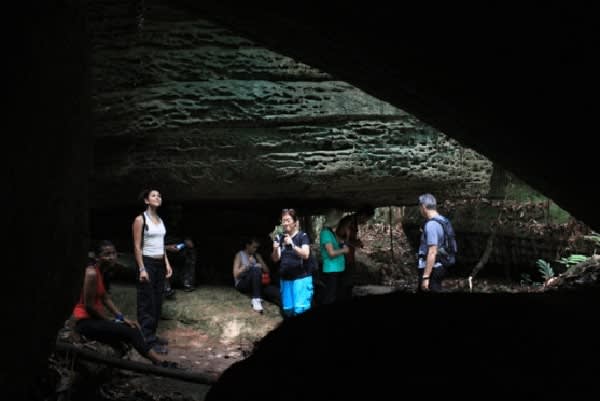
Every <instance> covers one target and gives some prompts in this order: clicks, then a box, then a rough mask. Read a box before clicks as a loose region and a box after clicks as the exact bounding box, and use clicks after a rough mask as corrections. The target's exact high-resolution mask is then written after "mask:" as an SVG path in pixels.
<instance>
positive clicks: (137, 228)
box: [131, 215, 150, 281]
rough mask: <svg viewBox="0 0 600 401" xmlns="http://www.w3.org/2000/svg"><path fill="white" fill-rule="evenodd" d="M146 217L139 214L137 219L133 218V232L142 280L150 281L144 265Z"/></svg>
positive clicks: (137, 262) (134, 253)
mask: <svg viewBox="0 0 600 401" xmlns="http://www.w3.org/2000/svg"><path fill="white" fill-rule="evenodd" d="M143 225H144V219H143V217H142V216H141V215H140V216H137V217H136V218H135V220H133V224H132V225H131V232H132V234H133V255H134V256H135V263H136V264H137V267H138V269H139V272H140V281H150V277H149V276H148V272H147V271H146V268H145V267H144V260H143V259H142V230H143V229H144V227H142V226H143Z"/></svg>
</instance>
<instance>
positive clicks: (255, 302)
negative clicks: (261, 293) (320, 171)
mask: <svg viewBox="0 0 600 401" xmlns="http://www.w3.org/2000/svg"><path fill="white" fill-rule="evenodd" d="M252 309H254V310H255V311H257V312H261V313H262V311H263V306H262V302H261V300H260V298H252Z"/></svg>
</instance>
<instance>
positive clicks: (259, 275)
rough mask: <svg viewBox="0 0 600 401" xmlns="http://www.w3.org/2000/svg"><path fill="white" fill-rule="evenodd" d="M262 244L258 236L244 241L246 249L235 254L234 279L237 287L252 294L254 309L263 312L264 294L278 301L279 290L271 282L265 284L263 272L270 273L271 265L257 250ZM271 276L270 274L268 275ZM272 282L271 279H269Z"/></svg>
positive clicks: (273, 300)
mask: <svg viewBox="0 0 600 401" xmlns="http://www.w3.org/2000/svg"><path fill="white" fill-rule="evenodd" d="M259 246H260V241H259V240H258V239H256V238H249V239H248V240H247V241H246V242H245V243H244V249H242V250H241V251H239V252H238V253H236V254H235V258H234V259H233V279H234V285H235V288H236V289H237V290H238V291H240V292H242V293H246V294H248V293H249V294H250V295H251V296H252V301H251V304H252V309H254V310H255V311H257V312H260V313H262V311H263V306H262V298H263V294H264V295H265V297H267V298H268V299H269V300H270V301H272V302H274V303H278V296H277V295H278V294H279V291H278V290H277V288H275V287H274V286H272V285H270V284H269V283H266V282H265V283H264V284H263V274H264V273H266V274H267V275H268V274H270V271H269V266H268V265H267V264H266V263H265V261H264V260H263V258H262V256H261V255H260V254H259V253H258V252H256V250H257V249H258V247H259ZM267 277H269V276H267ZM269 282H270V280H269Z"/></svg>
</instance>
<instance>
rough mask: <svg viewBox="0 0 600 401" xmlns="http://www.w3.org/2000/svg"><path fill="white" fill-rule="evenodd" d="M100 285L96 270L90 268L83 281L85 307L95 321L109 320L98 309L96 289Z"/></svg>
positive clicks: (87, 269)
mask: <svg viewBox="0 0 600 401" xmlns="http://www.w3.org/2000/svg"><path fill="white" fill-rule="evenodd" d="M97 285H98V277H97V273H96V269H94V268H93V267H88V268H86V269H85V277H84V279H83V305H84V306H85V310H86V312H87V313H88V315H90V317H92V318H93V319H100V320H107V319H108V317H107V316H105V315H104V313H102V311H99V310H98V309H96V305H95V300H96V288H97Z"/></svg>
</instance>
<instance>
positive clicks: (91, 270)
mask: <svg viewBox="0 0 600 401" xmlns="http://www.w3.org/2000/svg"><path fill="white" fill-rule="evenodd" d="M97 275H98V274H97V273H96V268H95V267H94V266H87V267H86V268H85V276H86V277H89V278H96V276H97Z"/></svg>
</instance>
